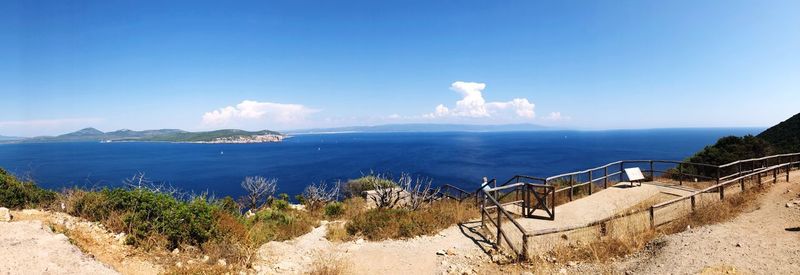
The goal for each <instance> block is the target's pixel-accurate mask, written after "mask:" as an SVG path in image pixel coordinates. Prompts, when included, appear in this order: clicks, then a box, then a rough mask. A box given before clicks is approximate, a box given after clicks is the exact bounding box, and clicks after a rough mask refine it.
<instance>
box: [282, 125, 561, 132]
mask: <svg viewBox="0 0 800 275" xmlns="http://www.w3.org/2000/svg"><path fill="white" fill-rule="evenodd" d="M541 130H553V129H551V128H548V127H544V126H540V125H535V124H504V125H474V124H426V123H417V124H387V125H376V126H350V127H336V128H315V129H304V130H293V131H288V132H289V133H292V134H313V133H342V132H360V133H389V132H506V131H541Z"/></svg>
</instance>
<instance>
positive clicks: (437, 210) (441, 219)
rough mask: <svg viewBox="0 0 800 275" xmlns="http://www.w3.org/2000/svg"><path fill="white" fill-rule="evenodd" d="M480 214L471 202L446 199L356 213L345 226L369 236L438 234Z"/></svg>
mask: <svg viewBox="0 0 800 275" xmlns="http://www.w3.org/2000/svg"><path fill="white" fill-rule="evenodd" d="M477 216H478V211H477V209H476V208H475V206H474V205H472V204H471V203H469V202H463V203H460V202H456V201H452V200H442V201H438V202H435V203H433V204H431V205H430V206H429V207H425V208H421V209H418V210H416V211H413V210H408V209H378V208H376V209H370V210H367V211H365V212H362V213H359V214H357V215H355V216H354V217H353V218H352V220H350V221H349V222H348V223H347V225H346V226H345V229H346V230H347V234H348V235H351V236H361V237H364V238H366V239H368V240H384V239H405V238H412V237H415V236H420V235H430V234H434V233H436V232H439V231H440V230H442V229H445V228H447V227H449V226H451V225H454V224H457V223H460V222H465V221H467V220H470V219H473V218H475V217H477Z"/></svg>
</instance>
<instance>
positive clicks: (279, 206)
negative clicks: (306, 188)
mask: <svg viewBox="0 0 800 275" xmlns="http://www.w3.org/2000/svg"><path fill="white" fill-rule="evenodd" d="M272 208H273V209H276V210H286V209H289V202H288V201H286V200H283V199H280V200H274V201H272Z"/></svg>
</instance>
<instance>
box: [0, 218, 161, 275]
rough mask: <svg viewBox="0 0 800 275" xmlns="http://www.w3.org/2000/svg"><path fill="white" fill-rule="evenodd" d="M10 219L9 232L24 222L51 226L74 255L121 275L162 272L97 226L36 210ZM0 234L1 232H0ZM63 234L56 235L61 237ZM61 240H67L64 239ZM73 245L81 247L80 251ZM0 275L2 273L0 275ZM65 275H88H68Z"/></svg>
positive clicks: (37, 237) (157, 266)
mask: <svg viewBox="0 0 800 275" xmlns="http://www.w3.org/2000/svg"><path fill="white" fill-rule="evenodd" d="M12 215H13V216H14V221H16V222H12V223H9V224H7V225H8V226H10V227H12V228H13V227H20V226H22V224H23V223H25V222H33V223H38V224H45V225H52V227H54V228H57V229H58V230H60V231H62V232H64V234H65V235H66V236H67V237H69V239H70V240H71V242H68V243H67V245H69V246H71V247H72V248H73V249H75V251H78V253H80V252H81V250H82V251H83V252H84V253H86V254H88V255H89V256H90V257H92V258H93V259H95V260H98V261H100V262H103V263H105V264H106V265H108V266H110V267H111V268H113V269H114V270H117V271H119V272H121V273H122V274H157V273H160V272H163V270H164V269H163V268H162V267H161V266H159V265H157V264H155V263H153V262H152V261H149V260H147V259H145V258H144V257H142V256H140V255H138V253H139V252H137V251H136V250H135V249H134V248H133V247H131V246H128V245H124V244H123V240H124V234H114V232H110V231H109V230H107V229H106V228H105V227H104V226H103V225H102V224H100V223H97V222H88V221H86V220H83V219H81V218H77V217H73V216H70V215H67V214H65V213H60V212H50V211H41V210H35V209H26V210H22V211H12ZM45 227H47V228H48V230H49V229H50V227H49V226H45ZM0 232H3V231H2V230H0ZM51 234H52V233H51ZM64 234H58V235H60V236H64ZM43 237H45V236H44V235H42V234H38V233H33V234H32V235H30V236H28V237H27V238H30V239H39V238H43ZM64 238H65V239H66V237H64ZM72 244H78V245H80V250H78V248H76V247H75V246H74V245H72ZM43 247H47V246H43ZM0 255H2V254H0ZM44 263H46V261H42V264H44ZM2 265H3V263H2V262H0V266H2ZM25 273H27V272H25ZM0 274H3V273H2V272H0ZM49 274H58V273H49ZM68 274H88V273H84V272H68Z"/></svg>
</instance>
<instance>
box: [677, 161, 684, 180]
mask: <svg viewBox="0 0 800 275" xmlns="http://www.w3.org/2000/svg"><path fill="white" fill-rule="evenodd" d="M678 183H679V184H680V185H683V163H682V162H678Z"/></svg>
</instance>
